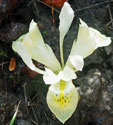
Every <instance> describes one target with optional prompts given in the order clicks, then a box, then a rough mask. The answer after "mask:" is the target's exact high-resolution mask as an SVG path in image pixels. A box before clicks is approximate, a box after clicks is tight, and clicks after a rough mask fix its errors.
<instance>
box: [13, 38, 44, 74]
mask: <svg viewBox="0 0 113 125" xmlns="http://www.w3.org/2000/svg"><path fill="white" fill-rule="evenodd" d="M22 37H23V36H22ZM22 37H21V38H22ZM21 38H20V39H21ZM12 48H13V50H14V51H15V52H17V53H18V54H19V55H20V56H21V58H22V59H23V61H24V62H25V64H26V65H27V66H28V67H29V68H30V69H31V70H34V71H36V72H38V73H40V74H44V71H43V70H40V69H39V68H36V67H35V65H34V64H33V62H32V59H31V56H30V54H29V53H28V52H27V50H26V48H25V47H24V45H23V43H22V42H20V41H18V42H13V44H12Z"/></svg>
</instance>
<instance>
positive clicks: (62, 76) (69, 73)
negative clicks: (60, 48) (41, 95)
mask: <svg viewBox="0 0 113 125" xmlns="http://www.w3.org/2000/svg"><path fill="white" fill-rule="evenodd" d="M76 78H77V76H76V74H75V72H74V71H73V70H72V69H70V68H69V67H68V66H66V67H65V68H64V69H63V71H60V72H59V73H58V74H55V73H54V72H53V71H51V70H50V69H48V68H45V73H44V75H43V80H44V82H45V84H56V83H58V82H60V80H64V81H67V82H68V81H71V80H72V79H76Z"/></svg>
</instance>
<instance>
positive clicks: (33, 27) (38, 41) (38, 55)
mask: <svg viewBox="0 0 113 125" xmlns="http://www.w3.org/2000/svg"><path fill="white" fill-rule="evenodd" d="M16 41H18V40H16ZM16 41H15V42H16ZM22 42H23V44H24V47H25V48H26V50H27V51H28V53H29V54H30V55H31V57H32V59H34V60H36V61H38V62H40V63H42V64H43V65H45V66H47V67H48V68H50V69H52V70H53V71H55V72H56V71H60V69H61V66H60V63H59V61H58V60H57V58H56V56H55V55H54V53H53V51H52V49H51V47H49V46H48V45H47V44H45V43H44V40H43V38H42V35H41V33H40V31H39V29H38V27H37V24H36V23H35V22H34V21H33V20H32V21H31V23H30V28H29V32H28V33H27V34H25V35H24V37H23V39H22Z"/></svg>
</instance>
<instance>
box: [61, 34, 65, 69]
mask: <svg viewBox="0 0 113 125" xmlns="http://www.w3.org/2000/svg"><path fill="white" fill-rule="evenodd" d="M60 58H61V63H62V68H64V56H63V38H62V37H61V36H60Z"/></svg>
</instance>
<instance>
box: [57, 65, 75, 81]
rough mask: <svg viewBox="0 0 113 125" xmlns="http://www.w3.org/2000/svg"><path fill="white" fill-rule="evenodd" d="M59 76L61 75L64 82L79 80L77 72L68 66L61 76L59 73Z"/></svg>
mask: <svg viewBox="0 0 113 125" xmlns="http://www.w3.org/2000/svg"><path fill="white" fill-rule="evenodd" d="M59 75H61V79H62V80H64V81H71V80H72V79H76V78H77V76H76V74H75V72H74V71H73V70H72V69H70V68H69V67H68V66H66V67H65V68H64V70H63V71H62V72H61V74H60V73H59Z"/></svg>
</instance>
